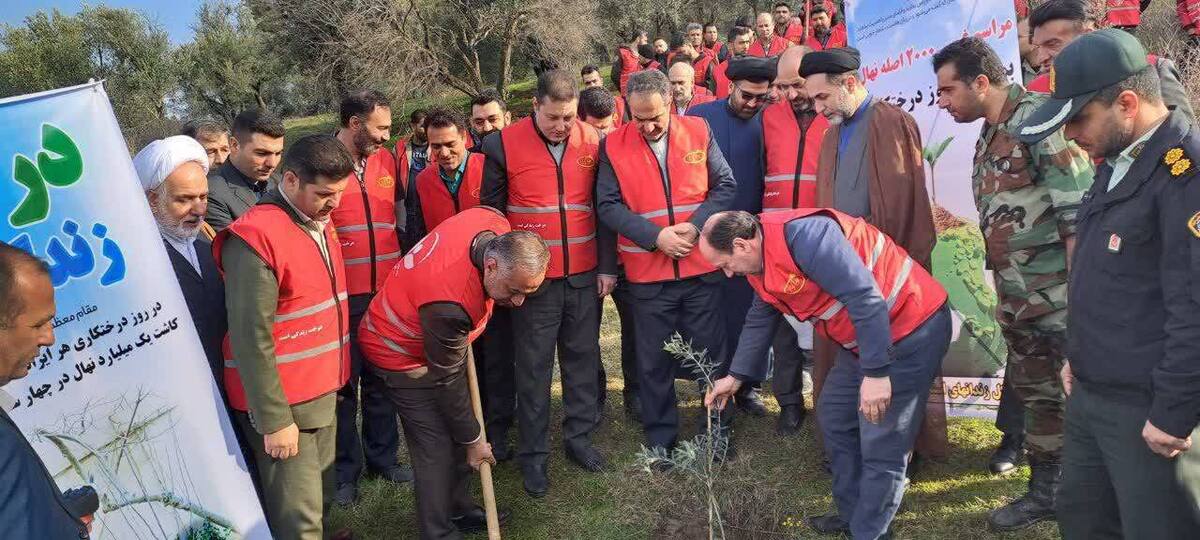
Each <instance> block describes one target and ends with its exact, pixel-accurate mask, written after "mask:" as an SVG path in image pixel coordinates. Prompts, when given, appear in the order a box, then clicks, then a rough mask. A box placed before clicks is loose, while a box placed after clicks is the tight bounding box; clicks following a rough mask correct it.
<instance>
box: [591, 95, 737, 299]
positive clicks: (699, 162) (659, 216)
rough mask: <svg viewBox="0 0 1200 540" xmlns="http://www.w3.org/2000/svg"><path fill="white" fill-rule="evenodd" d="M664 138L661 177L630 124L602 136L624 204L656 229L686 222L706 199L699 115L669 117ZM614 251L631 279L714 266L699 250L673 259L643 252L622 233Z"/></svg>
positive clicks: (669, 276) (680, 275)
mask: <svg viewBox="0 0 1200 540" xmlns="http://www.w3.org/2000/svg"><path fill="white" fill-rule="evenodd" d="M666 137H667V177H666V178H663V176H662V168H661V167H659V163H658V158H657V157H655V155H654V152H653V151H652V150H651V149H650V145H649V143H647V142H646V140H645V138H643V137H642V134H641V132H639V131H638V128H637V124H636V123H630V124H627V125H625V126H622V127H621V128H620V129H618V130H616V131H613V132H612V133H610V134H609V135H608V137H607V138H606V139H605V148H606V151H607V152H608V159H609V162H610V163H612V166H613V172H614V173H615V174H616V177H617V183H618V184H619V185H620V188H621V198H622V201H623V202H624V203H625V206H627V207H628V208H629V209H630V210H631V211H632V212H633V213H635V214H638V215H639V216H641V217H642V218H644V219H647V220H649V221H650V222H652V223H654V224H655V225H657V226H659V227H668V226H671V225H675V224H677V223H683V222H686V221H687V220H688V219H690V218H691V216H692V213H694V212H695V211H696V210H697V209H699V208H700V206H701V205H702V204H703V203H704V201H705V200H706V199H707V197H708V145H709V130H708V123H707V122H706V121H705V120H704V119H703V118H697V117H691V116H672V117H671V122H670V124H669V125H668V128H667V134H666ZM664 186H666V189H664ZM617 254H618V256H619V257H620V259H621V262H622V263H623V264H624V265H625V275H626V277H627V278H628V279H629V281H631V282H633V283H654V282H659V281H672V280H679V279H687V278H691V277H695V276H698V275H701V274H706V273H709V272H712V271H714V270H716V268H714V267H713V266H712V265H711V264H709V263H708V261H706V260H704V258H703V256H701V255H700V250H692V252H691V253H690V254H689V255H688V256H687V257H685V258H683V259H681V260H678V261H677V260H674V259H672V258H670V257H668V256H666V255H665V254H663V253H660V252H658V251H647V250H645V249H643V248H642V247H640V246H638V245H637V244H635V243H633V241H631V240H629V239H628V238H626V237H624V236H619V237H618V238H617Z"/></svg>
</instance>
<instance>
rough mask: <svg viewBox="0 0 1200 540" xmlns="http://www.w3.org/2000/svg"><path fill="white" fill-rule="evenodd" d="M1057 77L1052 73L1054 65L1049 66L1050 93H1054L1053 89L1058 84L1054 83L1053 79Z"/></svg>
mask: <svg viewBox="0 0 1200 540" xmlns="http://www.w3.org/2000/svg"><path fill="white" fill-rule="evenodd" d="M1057 78H1058V77H1057V76H1056V75H1055V74H1054V66H1050V93H1051V94H1053V93H1054V89H1055V88H1056V87H1057V86H1058V84H1056V82H1055V79H1057Z"/></svg>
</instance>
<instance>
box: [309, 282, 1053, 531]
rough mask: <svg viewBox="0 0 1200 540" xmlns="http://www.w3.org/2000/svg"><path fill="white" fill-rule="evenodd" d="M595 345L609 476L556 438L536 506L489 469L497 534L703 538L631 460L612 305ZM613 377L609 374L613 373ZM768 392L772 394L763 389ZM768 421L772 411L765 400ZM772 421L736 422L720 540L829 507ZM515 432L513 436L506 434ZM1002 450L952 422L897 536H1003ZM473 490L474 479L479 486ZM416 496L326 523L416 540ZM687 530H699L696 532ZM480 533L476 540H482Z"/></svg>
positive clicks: (512, 467) (686, 488) (686, 486)
mask: <svg viewBox="0 0 1200 540" xmlns="http://www.w3.org/2000/svg"><path fill="white" fill-rule="evenodd" d="M601 347H602V350H603V356H604V363H605V366H606V368H607V370H608V373H609V374H610V376H609V379H610V380H609V388H608V408H607V412H606V414H605V419H604V422H603V425H602V427H601V428H600V430H599V433H598V434H597V436H596V444H597V446H598V447H599V448H600V449H601V450H602V451H603V452H605V454H606V455H607V457H608V458H609V460H610V461H611V464H610V470H609V471H608V472H605V473H601V474H589V473H586V472H583V471H582V470H581V469H579V468H577V467H574V466H573V465H572V464H570V463H569V462H568V461H567V460H566V458H565V457H563V454H562V452H561V448H562V445H561V440H560V439H559V436H560V432H561V430H560V429H558V428H557V427H555V428H553V429H552V430H551V437H552V439H553V440H552V443H551V454H550V482H551V486H550V493H549V495H547V496H546V497H545V498H543V499H538V500H535V499H531V498H530V497H528V496H527V495H525V492H524V490H523V489H522V487H521V474H520V471H519V469H518V467H517V465H516V464H515V463H514V462H508V463H502V464H500V465H499V466H498V467H497V468H496V470H495V480H496V493H497V495H496V496H497V501H498V504H499V506H500V507H501V508H504V509H507V510H510V511H511V512H512V516H511V518H510V519H509V522H508V524H507V525H506V526H505V528H504V529H503V534H504V537H505V538H511V539H521V540H524V539H550V538H553V539H580V540H584V539H588V540H591V539H597V540H598V539H612V540H616V539H640V538H672V539H674V538H679V539H693V538H695V539H700V538H707V529H706V528H703V527H704V526H705V525H704V524H705V523H706V521H705V519H706V518H705V516H706V507H705V506H704V505H703V504H702V503H701V502H699V501H700V500H701V499H700V498H699V497H700V496H701V495H702V492H701V491H700V490H699V488H698V487H694V486H696V484H694V483H693V482H692V481H690V480H689V479H688V478H687V477H684V476H682V475H680V474H678V473H667V474H662V473H653V474H651V473H647V472H644V471H643V470H641V469H640V468H639V465H638V463H637V459H636V454H637V452H638V450H639V448H640V445H641V443H642V436H641V429H640V427H638V426H636V425H634V424H633V423H632V422H631V421H630V420H629V419H627V418H626V417H624V416H623V414H622V410H623V409H622V406H621V392H620V390H621V384H622V383H621V380H620V378H619V377H620V373H621V370H620V335H619V326H618V324H617V317H616V312H615V309H614V308H613V306H612V303H611V302H609V303H607V305H606V306H605V315H604V325H603V328H602V329H601ZM614 374H615V375H614ZM677 387H678V392H679V399H680V407H681V417H682V418H683V419H684V421H685V422H686V425H685V426H684V427H683V428H682V430H681V433H683V434H692V433H695V430H696V422H697V421H698V420H699V419H701V418H702V416H701V410H702V405H701V402H700V396H699V394H697V392H696V390H695V386H694V385H692V384H687V383H680V384H678V386H677ZM768 394H769V392H768ZM553 396H554V409H553V414H554V419H553V420H552V422H551V425H552V426H558V425H560V424H561V419H562V408H561V406H562V403H561V400H560V398H561V388H559V387H558V386H557V383H556V385H555V387H554V389H553ZM768 405H769V406H770V408H771V409H772V412H773V413H774V412H777V411H778V408H777V407H776V405H775V402H774V401H773V399H769V400H768ZM774 422H775V416H774V414H772V415H768V416H767V417H766V418H751V417H748V416H746V415H741V416H739V417H738V419H737V422H736V427H735V432H734V437H735V440H736V445H737V451H738V455H737V458H736V459H734V460H733V461H731V462H730V463H728V464H727V465H726V466H725V468H724V470H723V472H722V473H721V480H720V487H721V488H722V494H721V495H719V497H720V498H721V500H722V506H723V507H724V508H723V512H722V515H723V516H724V517H725V520H726V529H725V531H726V537H727V538H822V537H821V536H818V535H816V534H815V533H814V532H813V531H812V530H811V529H809V528H808V527H807V526H806V525H804V524H803V518H804V517H806V516H813V515H818V514H822V513H825V512H826V511H828V510H829V509H830V508H831V507H832V501H831V497H830V477H829V475H828V474H826V473H825V471H824V469H823V468H822V465H821V452H820V450H819V449H818V448H817V447H816V445H815V443H814V440H813V436H812V431H811V427H812V426H811V424H810V423H809V422H806V423H805V429H804V432H803V433H802V434H801V435H800V436H798V437H795V438H790V439H783V438H780V437H778V436H776V435H775V431H774ZM513 435H515V432H514V433H513ZM998 441H999V432H997V431H996V430H995V429H994V428H993V427H992V426H991V423H990V422H985V421H980V420H968V419H952V420H951V421H950V442H951V445H952V450H951V456H950V458H949V460H948V461H946V462H944V463H930V464H927V465H926V466H925V467H924V469H923V472H922V474H921V476H920V477H919V478H918V481H917V482H915V483H914V484H913V485H912V487H911V488H910V489H909V491H908V494H907V495H906V497H905V501H904V506H903V507H902V509H901V513H900V514H899V515H898V516H897V518H896V521H895V532H896V536H897V537H899V538H912V539H921V540H926V539H928V540H935V539H960V538H963V537H964V536H972V537H975V538H1003V537H1004V536H1002V535H995V534H992V533H989V532H987V525H986V522H985V519H986V513H987V511H988V509H990V508H992V507H994V506H997V505H999V504H1001V503H1003V502H1004V501H1005V500H1006V499H1007V498H1009V497H1016V496H1018V495H1020V494H1021V493H1022V492H1023V491H1024V484H1025V481H1026V479H1027V478H1028V474H1029V469H1028V467H1022V468H1020V469H1019V471H1018V472H1016V473H1014V474H1013V475H1012V476H1009V477H1006V478H1001V477H993V476H991V475H989V474H987V472H986V471H985V465H986V462H987V458H988V455H989V454H990V452H991V448H992V447H993V445H995V444H996V443H997V442H998ZM476 483H477V482H476ZM414 516H415V514H414V504H413V495H412V490H411V487H410V486H408V485H403V486H397V485H393V484H389V483H386V482H382V481H379V480H370V481H364V482H363V483H362V484H361V498H360V500H359V502H358V504H356V505H354V506H353V507H351V508H348V509H336V510H335V511H334V514H333V519H332V522H333V523H332V525H333V527H334V528H335V529H336V528H341V527H351V528H352V529H353V530H354V532H355V533H356V535H357V536H356V537H357V538H369V539H403V538H416V537H417V533H416V523H415V517H414ZM691 523H699V524H701V527H699V528H697V527H695V526H694V525H691ZM1009 536H1010V537H1012V538H1021V539H1030V540H1037V539H1050V538H1057V537H1058V533H1057V529H1056V528H1055V527H1054V525H1053V524H1041V525H1039V526H1037V527H1035V528H1033V529H1030V530H1027V531H1023V532H1021V533H1019V534H1012V535H1009ZM485 537H486V536H485V535H477V536H474V537H473V538H485Z"/></svg>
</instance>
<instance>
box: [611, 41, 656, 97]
mask: <svg viewBox="0 0 1200 540" xmlns="http://www.w3.org/2000/svg"><path fill="white" fill-rule="evenodd" d="M626 37H628V38H629V39H628V41H626V42H625V43H622V44H621V46H620V47H617V59H616V60H614V61H613V65H612V73H611V74H610V75H609V76H610V77H611V78H612V83H613V86H615V87H617V91H618V92H620V93H621V94H624V93H625V84H626V83H627V82H628V81H629V76H630V75H633V74H634V73H636V72H638V71H641V70H642V65H643V64H642V58H644V57H645V56H646V55H644V54H642V49H641V47H642V46H643V45H645V44H646V43H647V42H648V41H649V40H650V38H649V37H648V36H647V35H646V32H645V31H644V30H634V31H632V32H630V33H629V35H628V36H626ZM652 50H653V49H652Z"/></svg>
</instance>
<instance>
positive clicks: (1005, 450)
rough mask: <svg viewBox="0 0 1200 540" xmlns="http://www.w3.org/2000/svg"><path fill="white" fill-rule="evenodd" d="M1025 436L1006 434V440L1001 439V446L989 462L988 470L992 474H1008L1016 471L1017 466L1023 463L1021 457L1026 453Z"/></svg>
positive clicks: (1021, 434)
mask: <svg viewBox="0 0 1200 540" xmlns="http://www.w3.org/2000/svg"><path fill="white" fill-rule="evenodd" d="M1024 446H1025V436H1024V434H1023V433H1019V434H1014V435H1009V434H1007V433H1005V434H1004V438H1003V439H1000V446H999V447H997V448H996V452H995V453H993V454H992V457H991V459H989V460H988V470H989V471H991V473H992V474H1008V473H1011V472H1013V471H1014V470H1016V468H1017V465H1019V464H1020V463H1021V456H1022V454H1024V453H1025V451H1024V449H1023V447H1024Z"/></svg>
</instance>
